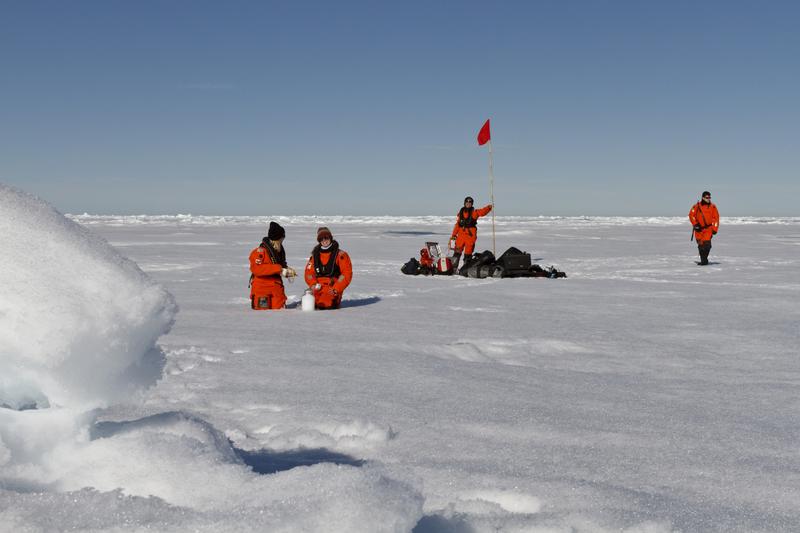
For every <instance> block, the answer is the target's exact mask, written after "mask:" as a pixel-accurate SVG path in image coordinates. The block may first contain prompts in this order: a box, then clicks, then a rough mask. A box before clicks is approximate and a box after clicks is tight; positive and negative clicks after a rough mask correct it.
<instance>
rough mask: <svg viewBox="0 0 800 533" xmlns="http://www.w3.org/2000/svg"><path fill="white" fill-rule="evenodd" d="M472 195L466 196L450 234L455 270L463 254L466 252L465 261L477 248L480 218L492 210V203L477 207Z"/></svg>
mask: <svg viewBox="0 0 800 533" xmlns="http://www.w3.org/2000/svg"><path fill="white" fill-rule="evenodd" d="M474 203H475V202H474V200H473V199H472V196H467V197H466V198H464V207H462V208H461V209H459V210H458V218H457V219H456V225H455V226H454V227H453V234H452V235H451V236H450V248H452V249H453V270H455V269H457V268H458V262H459V261H460V260H461V254H462V253H463V254H464V261H465V262H466V261H468V260H469V258H470V256H472V252H473V251H474V250H475V241H477V240H478V219H479V218H480V217H482V216H486V215H488V214H489V212H490V211H491V210H492V204H489V205H487V206H486V207H482V208H480V209H475V208H474V207H472V205H473V204H474Z"/></svg>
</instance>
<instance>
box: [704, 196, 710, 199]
mask: <svg viewBox="0 0 800 533" xmlns="http://www.w3.org/2000/svg"><path fill="white" fill-rule="evenodd" d="M703 199H704V200H711V197H710V196H703Z"/></svg>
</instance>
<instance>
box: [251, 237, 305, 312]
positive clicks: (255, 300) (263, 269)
mask: <svg viewBox="0 0 800 533" xmlns="http://www.w3.org/2000/svg"><path fill="white" fill-rule="evenodd" d="M285 237H286V231H285V230H284V229H283V228H282V227H281V226H280V224H278V223H277V222H270V223H269V231H268V232H267V236H266V237H264V238H263V239H262V240H261V244H259V245H258V247H256V248H255V249H254V250H253V251H252V252H250V307H251V308H252V309H255V310H266V309H282V308H283V307H284V306H285V305H286V293H285V292H284V290H283V281H282V280H281V276H283V277H285V278H287V279H292V278H294V277H295V276H296V275H297V273H296V272H295V270H294V269H293V268H292V267H290V266H288V265H287V264H286V250H285V249H284V248H283V240H284V238H285Z"/></svg>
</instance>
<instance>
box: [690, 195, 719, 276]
mask: <svg viewBox="0 0 800 533" xmlns="http://www.w3.org/2000/svg"><path fill="white" fill-rule="evenodd" d="M689 222H691V223H692V226H693V227H692V229H693V230H694V238H695V240H696V241H697V250H698V251H699V252H700V263H699V264H701V265H707V264H708V254H709V252H711V238H712V237H714V235H716V234H717V231H719V211H717V206H716V205H714V204H712V203H711V193H710V192H708V191H703V196H702V198H701V199H700V201H699V202H697V203H696V204H694V205H693V206H692V208H691V209H690V210H689Z"/></svg>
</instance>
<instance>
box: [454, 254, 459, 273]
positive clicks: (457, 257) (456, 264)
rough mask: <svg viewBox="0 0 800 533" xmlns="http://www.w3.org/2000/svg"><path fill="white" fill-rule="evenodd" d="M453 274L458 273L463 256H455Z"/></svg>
mask: <svg viewBox="0 0 800 533" xmlns="http://www.w3.org/2000/svg"><path fill="white" fill-rule="evenodd" d="M452 261H453V272H457V271H458V262H459V261H461V254H453V259H452Z"/></svg>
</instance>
